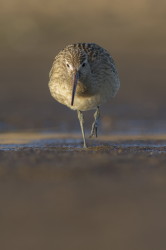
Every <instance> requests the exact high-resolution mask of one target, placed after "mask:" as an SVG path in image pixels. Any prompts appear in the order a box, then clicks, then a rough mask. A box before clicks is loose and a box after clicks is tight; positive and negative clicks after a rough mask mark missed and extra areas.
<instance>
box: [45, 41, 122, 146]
mask: <svg viewBox="0 0 166 250" xmlns="http://www.w3.org/2000/svg"><path fill="white" fill-rule="evenodd" d="M49 77H50V81H49V88H50V92H51V95H52V96H53V98H54V99H56V100H57V101H58V102H60V103H62V104H64V105H66V106H68V107H69V108H71V109H73V110H77V111H78V118H79V120H80V125H81V129H82V133H83V139H84V147H86V142H85V137H84V130H83V114H82V111H86V110H91V109H97V110H96V112H95V121H94V123H93V125H92V131H91V136H94V135H96V136H97V124H98V119H99V106H100V105H101V104H102V103H104V102H106V101H108V100H109V99H110V98H111V97H114V96H115V95H116V93H117V91H118V89H119V87H120V81H119V77H118V73H117V70H116V67H115V63H114V61H113V59H112V57H111V56H110V54H109V53H108V52H107V50H105V49H103V48H102V47H100V46H99V45H97V44H95V43H77V44H73V45H68V46H67V47H66V48H64V49H63V50H62V51H60V52H59V54H58V55H57V56H56V57H55V60H54V63H53V66H52V69H51V71H50V74H49Z"/></svg>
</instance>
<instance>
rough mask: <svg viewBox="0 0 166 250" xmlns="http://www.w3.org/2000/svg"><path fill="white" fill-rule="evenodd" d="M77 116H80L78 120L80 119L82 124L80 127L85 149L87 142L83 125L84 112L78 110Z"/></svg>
mask: <svg viewBox="0 0 166 250" xmlns="http://www.w3.org/2000/svg"><path fill="white" fill-rule="evenodd" d="M77 114H78V119H79V122H80V127H81V132H82V137H83V142H84V148H87V145H86V141H85V133H84V126H83V124H84V117H83V113H82V111H80V110H77Z"/></svg>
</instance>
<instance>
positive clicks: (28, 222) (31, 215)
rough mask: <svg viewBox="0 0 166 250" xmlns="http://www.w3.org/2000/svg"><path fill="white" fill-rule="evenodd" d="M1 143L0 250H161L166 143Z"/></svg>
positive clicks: (147, 139)
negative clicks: (84, 144) (85, 146)
mask: <svg viewBox="0 0 166 250" xmlns="http://www.w3.org/2000/svg"><path fill="white" fill-rule="evenodd" d="M100 138H101V140H97V141H91V140H89V141H88V143H89V144H90V147H89V149H88V150H84V149H82V148H81V137H80V136H78V135H76V134H75V135H67V134H60V135H58V134H42V133H28V134H24V133H12V134H9V133H8V134H3V135H1V136H0V141H1V145H0V197H1V206H0V211H1V223H0V228H1V243H0V244H1V249H13V250H15V249H17V250H18V249H24V250H29V249H36V250H38V249H40V250H44V249H58V250H61V249H63V250H65V249H71V250H75V249H77V250H78V249H81V250H83V249H91V250H92V249H115V250H121V249H123V250H128V249H132V250H133V249H142V250H144V249H145V250H147V249H155V250H156V249H165V225H166V219H165V218H166V217H165V211H166V199H165V193H166V181H165V179H166V167H165V166H166V136H165V135H151V136H150V135H148V136H146V135H144V136H135V137H132V136H128V135H123V136H122V135H118V136H117V135H116V136H115V135H114V136H103V137H100Z"/></svg>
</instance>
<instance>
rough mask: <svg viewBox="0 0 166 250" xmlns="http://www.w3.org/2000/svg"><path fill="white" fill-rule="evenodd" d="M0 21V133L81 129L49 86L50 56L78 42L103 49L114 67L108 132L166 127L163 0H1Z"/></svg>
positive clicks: (105, 120) (105, 116)
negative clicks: (116, 79) (116, 81)
mask: <svg viewBox="0 0 166 250" xmlns="http://www.w3.org/2000/svg"><path fill="white" fill-rule="evenodd" d="M0 20H1V26H0V47H1V57H0V131H4V130H20V129H44V130H52V129H53V130H70V129H71V128H72V129H73V128H74V129H79V124H78V122H77V118H76V114H75V112H73V111H70V110H68V108H66V107H65V106H63V105H61V104H58V103H57V102H55V101H54V100H53V99H52V97H51V96H50V93H49V89H48V73H49V70H50V68H51V65H52V62H53V59H54V57H55V55H56V54H57V53H58V52H59V51H60V50H61V49H63V48H64V47H65V46H66V45H68V44H71V43H76V42H95V43H97V44H99V45H101V46H103V47H104V48H106V49H107V50H108V51H109V52H110V53H111V55H112V56H113V58H114V59H115V62H116V65H117V68H118V71H119V75H120V79H121V88H120V91H119V93H118V95H117V96H116V98H115V99H113V100H110V102H109V103H107V104H106V105H104V106H103V107H102V128H103V129H104V130H105V131H109V129H110V128H111V129H114V127H116V128H118V126H119V125H118V124H121V128H122V129H125V128H126V129H128V124H130V126H129V129H130V128H131V125H132V128H134V127H135V128H136V127H137V126H138V127H139V126H142V127H143V126H144V125H145V124H148V127H149V126H151V127H152V126H155V128H157V129H159V128H160V127H164V126H165V125H163V124H165V100H166V84H165V83H166V82H165V72H166V32H165V25H166V1H165V0H158V1H155V0H139V1H138V0H135V1H131V0H126V1H120V0H111V1H110V0H102V1H96V0H91V1H78V0H70V1H68V0H56V1H55V0H54V1H53V0H48V1H44V0H29V1H25V0H12V1H6V0H1V9H0ZM90 116H91V114H90V113H88V114H87V117H88V120H89V117H90ZM127 121H129V123H127ZM142 123H143V125H142ZM138 124H139V125H138ZM154 124H155V125H154Z"/></svg>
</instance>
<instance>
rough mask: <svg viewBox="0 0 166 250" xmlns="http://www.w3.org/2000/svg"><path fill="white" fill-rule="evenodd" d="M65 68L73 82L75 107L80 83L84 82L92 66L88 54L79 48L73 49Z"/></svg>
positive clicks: (66, 59)
mask: <svg viewBox="0 0 166 250" xmlns="http://www.w3.org/2000/svg"><path fill="white" fill-rule="evenodd" d="M65 67H66V72H67V74H68V75H69V78H70V79H71V82H72V96H71V106H73V104H74V97H75V93H76V88H77V84H78V81H79V80H80V81H82V82H84V81H85V79H86V78H87V76H88V74H89V73H90V65H89V62H88V56H87V54H86V52H85V51H82V50H80V49H78V48H71V50H69V53H68V54H67V56H66V57H65Z"/></svg>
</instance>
